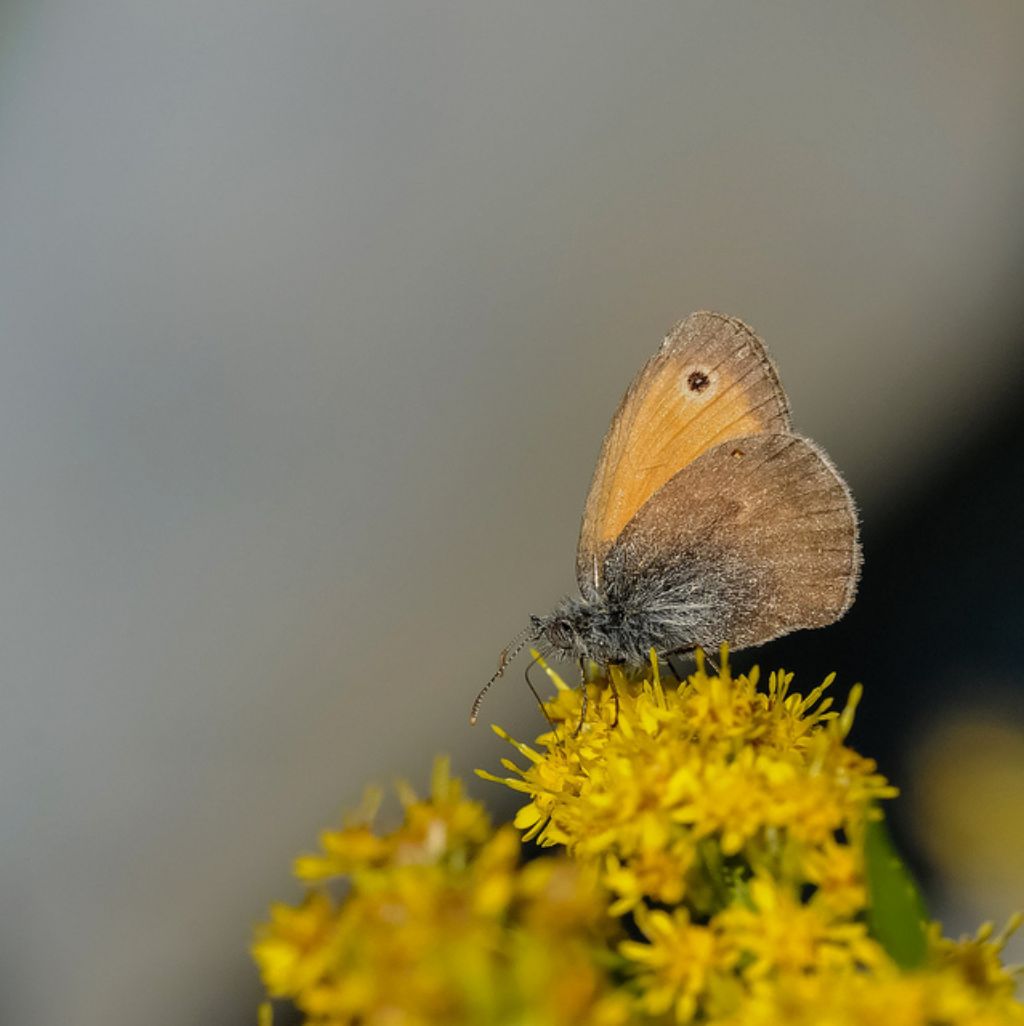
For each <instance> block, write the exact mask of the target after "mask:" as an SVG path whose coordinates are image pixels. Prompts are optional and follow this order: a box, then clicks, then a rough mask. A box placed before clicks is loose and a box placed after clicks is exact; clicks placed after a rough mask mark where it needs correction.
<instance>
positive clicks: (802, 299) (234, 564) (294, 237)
mask: <svg viewBox="0 0 1024 1026" xmlns="http://www.w3.org/2000/svg"><path fill="white" fill-rule="evenodd" d="M1022 42H1024V7H1022V6H1021V5H1020V4H1019V3H1018V2H1016V0H1007V2H1003V3H998V2H980V3H973V4H962V3H944V2H934V0H919V2H908V3H903V4H899V5H892V4H887V3H883V2H878V3H866V4H831V5H822V4H817V3H813V2H810V0H808V2H806V3H779V4H771V5H765V4H762V3H756V2H748V3H711V2H700V3H693V2H690V3H682V2H679V0H673V2H659V3H649V4H643V5H635V4H612V3H601V2H595V0H586V2H583V0H579V2H575V0H574V2H568V3H559V4H551V3H535V2H520V3H515V4H495V3H489V2H483V3H481V2H479V0H465V2H442V3H439V4H420V3H410V2H395V3H389V4H382V3H378V2H373V0H360V2H339V0H330V2H312V0H310V2H302V3H297V2H292V3H282V2H274V3H266V2H261V0H256V2H254V0H246V2H244V3H241V2H235V0H227V2H222V3H214V4H211V3H209V2H203V3H199V2H193V0H183V2H179V3H175V4H159V3H141V4H140V3H137V2H128V0H109V2H103V3H80V2H71V0H24V2H17V0H4V2H0V483H2V487H0V510H2V514H0V566H2V571H0V639H2V641H0V658H2V675H0V688H2V692H0V696H2V706H0V709H2V714H0V850H2V856H0V1019H2V1021H4V1022H10V1023H15V1022H17V1023H22V1024H27V1023H58V1022H74V1023H77V1024H81V1026H100V1024H120V1023H125V1024H127V1023H135V1022H146V1023H148V1024H149V1026H164V1024H166V1026H171V1024H174V1026H177V1024H180V1023H183V1022H187V1023H202V1022H218V1023H221V1024H223V1023H239V1024H242V1023H248V1022H252V1021H253V1006H254V1004H255V1002H256V1000H257V994H258V986H257V981H256V977H255V972H254V970H253V968H252V967H251V965H250V964H249V960H248V956H247V951H246V947H247V943H248V939H249V932H250V928H251V925H252V923H253V922H254V921H256V920H257V919H259V918H260V917H262V915H263V914H264V910H265V906H266V904H267V903H268V902H269V901H270V900H271V899H272V898H278V897H279V898H288V899H291V898H293V897H294V895H295V890H294V887H293V885H292V884H291V882H290V880H289V877H288V867H289V861H290V858H291V856H292V855H293V854H294V853H296V852H297V851H299V850H300V849H302V848H306V847H309V846H310V845H311V844H312V843H313V841H314V838H315V834H316V831H317V830H318V828H319V827H320V826H322V825H325V824H327V823H329V822H332V821H334V820H335V819H336V817H337V816H338V814H339V812H340V810H341V809H342V808H343V807H344V806H345V805H347V804H351V803H353V802H354V801H355V800H356V799H357V798H358V796H359V794H360V793H361V790H362V788H363V786H364V784H365V783H367V782H368V781H371V780H385V781H386V780H388V779H390V778H391V777H393V776H394V775H396V774H404V775H406V776H408V777H409V778H410V779H412V780H413V781H417V782H422V781H425V779H426V776H427V772H428V768H429V763H430V760H431V757H432V754H433V753H434V752H435V751H441V750H445V751H449V752H452V753H453V755H454V759H455V764H456V767H457V768H458V769H459V770H460V771H462V772H469V771H470V770H471V769H472V768H473V767H474V766H477V765H486V766H494V764H495V762H496V760H497V759H498V757H499V755H500V754H504V753H503V751H502V748H501V746H500V744H499V742H498V741H497V740H496V739H495V738H494V737H493V736H492V735H491V734H490V733H489V732H488V731H487V730H486V729H480V728H478V729H477V730H475V731H472V730H470V728H469V727H468V725H467V722H466V714H467V707H468V704H469V702H470V700H471V699H472V697H473V695H474V694H475V693H476V691H477V689H478V687H479V685H480V684H481V683H482V681H483V680H484V679H485V678H486V677H487V675H488V674H489V673H490V671H491V669H492V668H493V666H494V663H495V659H496V657H497V653H498V651H499V649H500V648H501V647H502V645H503V644H504V643H505V642H506V641H507V640H508V638H509V637H510V636H511V635H512V634H513V633H514V632H515V631H516V630H517V629H518V628H519V627H520V626H521V625H522V624H523V622H524V619H525V617H526V616H527V615H528V614H529V613H530V612H534V611H536V612H543V611H545V610H546V609H547V608H549V607H550V605H551V604H552V603H553V602H554V601H555V600H556V599H557V598H558V597H559V596H560V595H561V594H563V593H564V592H566V591H568V590H570V589H571V588H572V587H573V576H572V566H573V553H574V546H575V541H576V532H577V527H578V517H579V513H580V509H581V506H582V501H583V497H584V494H585V491H586V488H587V485H588V482H589V478H590V474H591V471H592V467H593V461H594V459H595V456H596V453H597V450H598V446H599V444H600V441H601V437H602V434H603V432H604V430H605V427H606V425H607V422H608V419H609V417H610V414H611V412H612V410H613V408H614V407H615V404H616V403H617V402H618V399H619V396H620V394H621V392H622V390H623V389H624V387H625V385H626V383H627V381H628V380H629V378H630V377H631V376H632V374H633V373H634V372H635V370H636V368H637V367H638V366H639V364H640V363H641V362H642V360H644V359H645V358H646V357H647V355H648V354H649V353H650V352H652V351H653V350H654V348H655V347H656V346H657V344H658V343H659V341H660V339H661V337H662V335H663V333H664V332H665V331H666V330H667V329H668V328H669V327H670V326H671V325H672V323H673V322H674V321H675V320H677V319H678V318H680V317H682V316H683V315H685V314H686V313H688V312H689V311H691V310H693V309H697V308H700V307H711V308H717V309H721V310H724V311H726V312H729V313H734V314H737V315H739V316H741V317H743V318H744V319H746V320H747V321H748V322H749V323H751V324H752V325H754V327H755V328H756V329H757V330H758V331H760V332H761V333H762V335H764V337H765V338H766V339H767V341H768V343H769V346H770V348H771V349H772V352H773V354H774V355H775V357H776V359H777V362H778V364H779V366H780V368H781V371H782V375H783V378H784V380H785V382H786V385H787V388H788V390H789V392H790V396H791V399H792V403H793V408H794V411H795V422H796V425H797V427H798V429H799V430H802V431H803V432H805V433H807V434H809V435H811V436H813V437H814V438H815V439H817V440H818V441H819V442H821V443H822V444H823V445H824V446H825V447H826V448H827V449H828V450H829V451H830V453H831V454H832V455H833V456H834V458H835V460H836V462H837V463H838V465H839V466H840V467H841V468H843V470H844V471H845V473H846V475H847V477H848V478H849V480H850V482H851V485H852V488H853V491H854V493H855V495H856V496H857V498H858V500H859V503H860V506H861V509H862V513H863V521H864V538H865V545H866V550H867V563H866V569H865V575H864V582H863V590H862V596H861V598H860V600H859V602H858V604H857V605H856V606H855V608H854V610H853V612H852V613H851V614H850V615H849V617H848V618H847V619H846V620H845V621H844V622H843V623H842V624H840V625H838V626H836V627H834V628H832V629H829V630H827V631H821V632H817V633H816V634H803V635H798V636H794V637H792V638H790V639H786V640H785V641H783V642H780V643H777V644H776V645H773V646H771V647H770V648H767V649H765V650H763V651H761V652H754V653H743V654H742V655H740V656H738V657H737V662H738V663H739V664H740V665H741V666H742V665H748V664H749V663H750V662H752V661H753V660H754V659H758V660H760V661H761V662H763V663H766V664H768V665H770V666H774V665H777V664H779V663H782V662H784V663H785V665H787V666H791V667H792V668H794V669H796V670H797V671H798V673H799V677H798V681H803V683H805V684H807V685H810V684H813V683H817V680H818V678H819V677H820V676H821V675H823V674H824V673H825V672H827V671H828V670H831V669H835V670H837V671H839V674H840V683H839V685H838V689H839V692H840V694H841V693H842V692H843V691H844V690H845V689H846V688H847V687H848V686H849V685H850V684H851V683H852V682H853V681H855V680H862V681H863V682H864V683H865V685H866V688H867V691H866V698H865V701H864V704H863V706H862V711H861V714H860V720H859V724H858V726H857V728H856V733H855V737H854V740H855V743H856V744H857V745H858V746H859V747H860V748H861V749H862V750H864V751H866V752H869V753H870V754H872V755H875V756H876V757H877V758H878V759H879V760H880V762H881V764H882V767H883V769H884V770H885V771H886V772H887V773H889V774H890V775H891V776H892V777H893V778H894V779H895V781H896V782H897V783H898V784H900V786H901V787H902V788H903V789H904V791H905V797H904V798H903V799H902V800H901V801H900V802H899V803H898V805H897V809H898V812H899V817H898V823H897V826H898V828H899V834H900V837H901V840H902V842H903V844H904V846H905V847H906V849H907V851H908V852H909V854H910V857H911V858H912V860H913V862H914V864H915V866H916V867H917V868H918V870H919V872H920V873H921V874H922V876H923V877H924V879H925V880H926V882H927V884H928V889H929V894H930V897H931V901H932V903H933V907H934V908H935V910H936V912H937V913H938V914H940V915H941V916H942V917H943V918H944V920H945V921H946V923H947V928H948V929H949V930H950V931H952V932H954V933H956V932H958V931H959V930H961V929H968V928H970V929H973V927H974V926H976V925H977V924H978V923H979V922H980V921H982V920H983V919H986V918H994V919H996V920H999V921H1001V920H1003V919H1004V918H1005V916H1006V915H1007V914H1008V913H1009V911H1010V910H1011V909H1012V908H1013V907H1014V906H1021V905H1024V871H1022V858H1021V850H1022V841H1024V799H1022V795H1024V733H1022V729H1024V728H1022V720H1024V711H1022V705H1024V699H1022V695H1024V691H1022V678H1024V651H1022V650H1024V640H1022V632H1021V628H1022V622H1024V621H1022V614H1024V599H1022V589H1021V570H1022V568H1024V541H1022V524H1024V454H1022V442H1024V430H1022V428H1024V415H1022V406H1021V386H1022V384H1024V294H1022V282H1024V277H1022V270H1024V62H1022V61H1021V57H1020V53H1021V44H1022ZM486 714H487V718H489V719H494V720H498V721H500V722H502V723H504V724H505V725H506V726H508V727H509V728H511V729H513V730H515V731H518V732H519V733H520V734H522V735H528V734H530V733H531V732H536V731H537V730H539V728H540V726H541V722H540V720H539V716H538V713H537V711H536V708H535V707H534V706H533V704H532V702H531V701H530V700H529V697H528V694H527V693H526V690H525V688H524V687H523V685H522V680H521V676H520V674H519V672H518V671H517V672H515V673H514V674H512V675H510V676H509V678H508V680H507V681H506V682H505V683H504V685H503V687H501V688H499V689H496V691H495V693H494V695H493V700H492V701H491V702H490V704H489V705H488V707H487V709H486ZM495 790H497V789H494V788H489V787H488V785H485V784H483V783H482V782H477V786H476V787H475V791H476V793H478V794H481V795H487V796H488V797H489V799H490V800H491V801H492V802H493V803H494V807H495V809H496V811H498V812H499V813H501V812H502V811H503V807H502V805H501V801H502V800H503V799H502V797H501V796H500V795H496V794H494V793H493V792H494V791H495ZM505 808H507V807H505Z"/></svg>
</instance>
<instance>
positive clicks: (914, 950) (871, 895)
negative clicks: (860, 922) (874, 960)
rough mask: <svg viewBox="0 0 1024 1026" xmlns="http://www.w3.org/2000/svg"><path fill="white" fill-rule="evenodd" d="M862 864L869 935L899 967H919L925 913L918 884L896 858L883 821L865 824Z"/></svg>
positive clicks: (922, 955)
mask: <svg viewBox="0 0 1024 1026" xmlns="http://www.w3.org/2000/svg"><path fill="white" fill-rule="evenodd" d="M864 863H865V869H866V871H867V883H868V929H869V930H870V931H871V936H872V937H874V938H875V940H877V941H878V942H879V943H880V944H881V945H882V947H883V948H885V950H886V951H887V952H888V953H889V955H890V957H891V958H892V959H893V961H894V962H896V964H897V965H899V966H901V967H902V968H904V969H913V968H915V967H916V966H919V965H921V964H922V963H923V962H924V960H925V956H926V954H927V949H928V940H927V934H926V926H927V923H928V911H927V909H926V907H925V903H924V898H923V897H922V896H921V891H920V889H919V888H918V886H917V881H916V880H915V879H914V877H913V876H912V874H911V872H910V870H909V869H907V867H906V866H905V865H904V863H903V860H902V859H901V858H900V857H899V854H898V853H897V851H896V848H895V845H894V844H893V842H892V837H891V836H890V835H889V829H888V827H886V825H885V820H884V819H877V820H873V821H872V822H870V823H868V827H867V832H866V835H865V839H864Z"/></svg>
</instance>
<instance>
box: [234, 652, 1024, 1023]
mask: <svg viewBox="0 0 1024 1026" xmlns="http://www.w3.org/2000/svg"><path fill="white" fill-rule="evenodd" d="M725 656H726V653H724V652H723V665H722V669H721V671H715V672H714V673H708V672H707V670H706V669H705V665H704V663H703V661H701V660H698V664H697V669H696V672H695V673H693V674H692V675H691V676H690V677H689V678H688V679H687V680H685V681H681V682H680V681H674V680H673V681H668V680H665V681H663V680H662V678H661V676H660V674H659V669H658V666H657V664H656V663H655V662H652V664H651V667H650V672H649V673H647V674H646V675H644V676H643V677H642V678H639V679H637V678H627V677H626V676H625V675H624V674H622V673H620V672H618V671H617V670H616V671H613V672H612V676H611V679H610V680H609V681H605V682H603V684H601V685H591V687H590V689H589V698H590V711H589V713H588V714H587V715H586V717H582V712H581V703H582V696H581V694H580V693H579V692H577V691H574V690H570V689H569V688H567V687H566V686H565V685H564V683H562V681H561V680H560V679H559V678H558V677H557V676H556V675H554V674H553V673H552V671H550V670H549V671H548V672H549V673H552V679H554V680H555V683H556V685H557V686H558V689H559V690H558V693H557V695H556V696H555V698H554V699H553V700H552V701H550V702H549V703H547V709H546V711H547V713H548V715H549V717H550V718H551V720H552V724H553V729H552V730H551V731H550V732H548V733H545V734H543V735H542V736H541V737H540V738H539V739H538V742H537V744H536V745H535V746H528V745H525V744H521V743H519V742H517V741H513V740H512V739H511V738H509V737H508V735H507V734H505V733H504V732H503V731H501V730H498V733H499V734H500V735H501V736H502V737H505V738H506V739H507V740H508V741H509V742H510V743H511V744H512V745H513V746H514V747H515V748H516V750H517V751H518V752H519V753H520V754H521V756H523V757H524V758H525V760H526V765H524V766H521V767H520V766H517V765H516V764H515V763H513V762H512V761H510V760H505V761H504V765H505V767H506V769H507V770H508V771H509V774H510V775H509V776H506V777H501V778H499V777H495V776H493V775H492V774H489V773H481V775H482V776H484V777H487V778H489V779H492V780H500V782H502V783H504V784H507V785H508V786H510V787H512V788H514V789H515V790H517V791H519V792H522V793H524V794H525V795H526V796H527V803H526V804H525V805H524V806H523V808H522V809H521V810H520V812H519V814H518V816H517V817H516V821H515V826H513V825H508V826H505V827H502V828H499V829H497V830H495V829H494V828H493V827H492V825H491V823H490V820H489V818H488V816H487V814H486V812H485V811H484V809H483V807H482V806H481V805H480V804H479V803H477V802H474V801H472V800H470V799H468V798H467V797H466V796H465V794H464V793H463V789H462V786H461V784H460V783H459V782H458V781H457V780H454V779H452V778H451V776H450V774H449V772H448V764H447V762H446V761H444V760H438V762H437V764H436V765H435V770H434V776H433V783H432V787H431V793H430V796H429V797H428V798H425V799H424V798H420V797H418V796H417V795H416V794H415V793H414V792H413V791H412V790H411V789H410V788H409V787H407V786H404V785H403V786H400V787H399V796H400V798H401V803H402V812H403V815H402V820H401V822H400V824H399V825H398V826H397V827H396V828H395V829H393V830H391V831H381V830H379V829H378V828H376V827H375V826H374V818H375V815H376V812H377V807H378V805H379V803H380V794H379V793H378V792H369V793H368V794H367V797H366V800H365V801H364V803H363V806H362V808H361V809H359V810H357V811H356V812H355V813H354V814H353V815H352V816H350V817H349V818H348V819H347V820H346V821H345V823H344V825H343V827H342V828H341V829H339V830H331V831H327V832H325V833H324V834H323V835H322V837H321V844H320V850H319V851H318V852H316V853H315V854H309V855H304V856H302V857H300V858H299V859H298V860H297V861H296V863H295V872H296V875H297V876H298V877H299V878H300V880H302V881H303V882H304V883H305V885H306V888H307V892H306V895H305V897H304V899H303V900H302V901H301V902H299V903H298V904H296V905H286V904H277V905H274V906H273V907H272V909H271V914H270V921H269V922H267V923H265V924H263V925H262V926H260V927H259V928H258V930H257V936H256V941H255V944H254V946H253V953H254V955H255V958H256V961H257V963H258V964H259V967H260V970H261V973H262V977H263V982H264V985H265V988H266V991H267V994H268V996H269V997H271V998H277V999H287V1000H289V1001H291V1002H292V1003H293V1004H294V1005H295V1006H296V1007H297V1008H298V1009H299V1011H300V1012H301V1014H302V1015H303V1017H304V1019H303V1021H304V1023H305V1024H306V1026H357V1024H358V1026H435V1024H442V1023H443V1024H451V1026H469V1024H473V1026H477V1024H479V1026H524V1024H527V1023H529V1024H530V1026H563V1024H569V1023H573V1024H575V1023H578V1022H583V1023H588V1024H594V1026H626V1024H629V1026H668V1024H673V1023H675V1024H680V1026H687V1024H690V1023H702V1024H707V1026H879V1024H882V1023H884V1024H885V1026H890V1024H891V1026H940V1024H941V1026H1024V1005H1022V1004H1021V1003H1020V1002H1019V1001H1018V1000H1017V999H1016V997H1015V987H1016V982H1017V980H1016V977H1015V975H1014V973H1013V972H1012V971H1011V970H1009V969H1007V968H1006V967H1005V966H1004V965H1003V964H1002V961H1001V955H1002V951H1003V946H1004V944H1005V941H1006V937H1007V935H1008V933H1009V931H1010V930H1012V929H1014V928H1015V927H1016V926H1017V925H1018V924H1019V919H1018V920H1012V921H1011V923H1010V926H1009V927H1008V928H1007V930H1006V931H1004V932H1003V933H1000V934H998V935H996V934H995V933H994V931H993V929H992V927H990V926H988V927H983V928H982V930H980V931H979V932H978V934H977V935H976V936H975V937H972V938H968V939H963V940H960V941H957V942H954V941H950V940H946V939H944V938H943V937H942V936H941V933H940V931H939V929H938V926H937V925H934V924H933V925H931V926H930V927H929V926H927V917H926V915H925V912H924V906H923V902H922V900H921V897H920V894H919V892H918V890H917V888H916V886H915V885H914V882H913V879H912V877H911V876H910V874H909V872H908V871H907V870H906V867H905V866H903V864H902V862H901V861H900V859H899V858H898V856H897V854H896V852H895V849H894V848H893V847H892V842H891V839H889V838H888V835H887V833H886V831H885V824H884V821H883V819H882V815H881V809H880V806H879V804H878V803H879V802H880V801H881V800H883V799H887V798H890V797H892V796H893V795H894V794H895V790H894V789H893V788H892V787H890V786H889V784H888V783H887V782H886V781H885V779H884V778H883V777H882V776H880V775H879V774H878V772H877V771H876V769H875V766H874V763H872V762H871V761H870V760H868V759H864V758H862V757H861V756H859V755H858V754H857V753H856V752H854V751H853V750H852V749H851V748H850V747H848V745H847V743H846V738H847V735H848V733H849V730H850V727H851V725H852V721H853V713H854V710H855V708H856V704H857V700H858V698H859V695H860V690H859V688H854V689H853V690H852V692H851V696H850V700H849V701H848V703H847V705H846V707H845V709H843V710H842V711H841V712H840V711H838V710H836V709H834V708H833V707H832V705H831V699H830V698H829V697H828V695H827V693H826V692H827V688H828V687H829V685H830V684H831V678H829V679H828V680H826V681H825V682H824V683H823V684H822V685H821V686H819V687H817V688H815V689H814V690H812V691H811V692H810V694H808V695H807V696H806V697H801V696H800V695H797V694H795V693H792V692H791V691H790V683H791V680H792V678H791V676H790V675H788V674H785V673H783V672H781V671H780V672H779V673H776V674H772V675H771V676H770V677H769V679H768V681H767V684H766V685H765V686H762V685H761V683H760V680H759V676H758V673H757V670H756V669H755V670H753V671H751V672H750V673H748V674H746V675H743V676H738V677H736V678H733V676H732V675H731V673H730V670H729V667H728V664H727V662H726V660H725ZM496 729H497V728H496ZM478 772H479V771H478ZM516 827H518V828H519V830H517V829H516ZM519 831H523V832H525V835H526V837H527V838H533V839H535V840H537V841H538V842H539V844H540V845H542V846H544V847H546V848H548V849H551V848H555V847H561V848H563V849H564V851H562V852H559V853H557V854H556V853H553V852H551V851H548V852H547V853H545V854H543V856H542V857H537V858H534V859H533V860H532V861H527V862H525V864H524V862H523V858H522V851H521V846H522V842H521V840H520V836H519ZM259 1023H260V1026H272V1009H271V1006H270V1005H264V1006H263V1007H262V1008H261V1011H260V1018H259Z"/></svg>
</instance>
